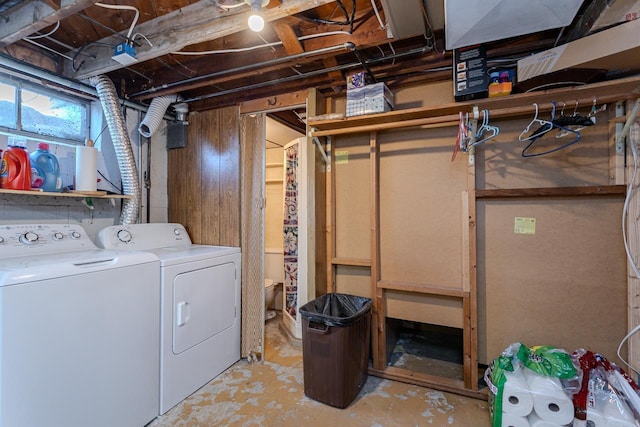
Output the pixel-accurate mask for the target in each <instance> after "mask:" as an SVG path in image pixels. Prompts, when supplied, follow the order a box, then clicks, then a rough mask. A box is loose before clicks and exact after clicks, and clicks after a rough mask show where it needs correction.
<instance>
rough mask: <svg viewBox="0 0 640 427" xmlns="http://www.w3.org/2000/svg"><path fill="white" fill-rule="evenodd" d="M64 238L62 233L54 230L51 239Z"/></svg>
mask: <svg viewBox="0 0 640 427" xmlns="http://www.w3.org/2000/svg"><path fill="white" fill-rule="evenodd" d="M62 239H64V234H62V233H61V232H59V231H56V232H55V233H53V240H62Z"/></svg>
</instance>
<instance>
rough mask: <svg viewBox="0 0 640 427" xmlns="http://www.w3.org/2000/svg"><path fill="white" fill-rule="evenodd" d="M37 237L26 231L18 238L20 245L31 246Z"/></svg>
mask: <svg viewBox="0 0 640 427" xmlns="http://www.w3.org/2000/svg"><path fill="white" fill-rule="evenodd" d="M38 238H39V237H38V235H37V234H36V233H34V232H33V231H27V232H26V233H24V234H23V235H22V236H20V243H22V244H25V245H33V244H34V243H36V242H37V241H38Z"/></svg>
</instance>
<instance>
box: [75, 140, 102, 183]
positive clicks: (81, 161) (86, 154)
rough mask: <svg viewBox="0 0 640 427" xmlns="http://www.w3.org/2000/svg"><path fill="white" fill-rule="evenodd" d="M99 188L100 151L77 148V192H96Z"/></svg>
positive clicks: (83, 147) (91, 148)
mask: <svg viewBox="0 0 640 427" xmlns="http://www.w3.org/2000/svg"><path fill="white" fill-rule="evenodd" d="M97 186H98V150H97V149H96V148H95V147H87V146H77V147H76V183H75V187H74V188H75V190H76V191H96V189H97Z"/></svg>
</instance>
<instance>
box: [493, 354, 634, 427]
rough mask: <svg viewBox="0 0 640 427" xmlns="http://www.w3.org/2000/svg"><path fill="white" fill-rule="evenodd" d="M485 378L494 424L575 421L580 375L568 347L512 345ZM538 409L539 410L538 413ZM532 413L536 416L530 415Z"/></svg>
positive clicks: (506, 426) (502, 426)
mask: <svg viewBox="0 0 640 427" xmlns="http://www.w3.org/2000/svg"><path fill="white" fill-rule="evenodd" d="M529 377H531V378H529ZM484 380H485V382H486V383H487V386H488V387H489V390H490V393H489V411H490V414H491V425H492V427H509V426H510V425H514V426H515V425H520V424H521V423H523V420H521V419H520V418H526V424H523V425H525V426H526V425H529V426H530V427H533V424H532V421H531V420H532V419H533V420H534V421H535V422H537V423H538V424H539V425H537V426H536V427H547V426H550V425H553V426H554V427H556V426H558V427H559V426H565V425H567V424H571V423H572V421H573V418H574V411H573V401H572V395H573V393H575V392H576V391H577V390H578V389H579V388H580V377H579V376H578V371H577V369H576V366H574V364H573V361H572V359H571V356H570V355H569V354H568V353H567V352H566V351H565V350H562V349H558V348H555V347H552V346H536V347H527V346H525V345H524V344H522V343H515V344H512V345H510V346H509V347H507V348H506V349H505V350H504V351H503V352H502V354H501V355H500V357H498V358H496V359H494V360H493V361H492V362H491V363H490V365H489V367H488V368H487V370H486V371H485V374H484ZM509 383H511V385H510V386H509ZM526 390H529V393H530V396H531V397H530V399H529V398H528V397H527V396H528V395H527V393H526ZM510 397H511V399H510ZM532 407H533V408H532ZM531 408H532V410H531ZM536 408H539V409H538V411H539V412H540V413H536ZM509 411H511V413H510V412H509ZM513 411H521V412H518V413H519V414H520V413H522V414H525V416H521V415H516V414H514V413H512V412H513ZM527 411H528V413H527ZM532 414H533V415H535V417H531V415H532ZM518 417H520V418H518ZM539 419H540V420H541V421H540V420H539ZM542 422H545V423H547V424H542ZM549 423H551V424H549ZM607 427H608V426H607ZM625 427H626V426H625ZM638 427H640V426H638Z"/></svg>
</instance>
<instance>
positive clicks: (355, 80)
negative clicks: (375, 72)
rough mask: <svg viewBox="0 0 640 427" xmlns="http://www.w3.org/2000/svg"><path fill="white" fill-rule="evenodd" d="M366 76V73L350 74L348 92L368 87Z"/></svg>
mask: <svg viewBox="0 0 640 427" xmlns="http://www.w3.org/2000/svg"><path fill="white" fill-rule="evenodd" d="M365 78H366V74H365V72H364V71H360V72H357V73H353V74H349V75H348V76H347V90H349V89H356V88H359V87H364V86H365V85H366V80H365Z"/></svg>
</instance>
